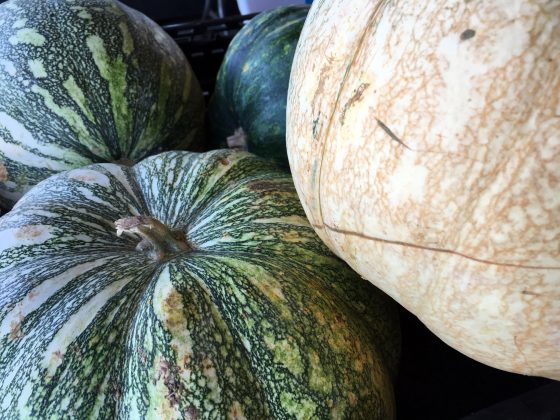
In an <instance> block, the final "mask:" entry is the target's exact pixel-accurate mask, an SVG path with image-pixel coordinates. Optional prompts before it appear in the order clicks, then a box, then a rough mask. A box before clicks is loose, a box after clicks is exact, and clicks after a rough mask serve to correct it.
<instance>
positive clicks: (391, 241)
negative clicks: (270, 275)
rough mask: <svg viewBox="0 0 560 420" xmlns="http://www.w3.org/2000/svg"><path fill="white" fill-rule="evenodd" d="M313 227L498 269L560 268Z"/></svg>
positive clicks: (335, 228) (324, 227) (329, 227)
mask: <svg viewBox="0 0 560 420" xmlns="http://www.w3.org/2000/svg"><path fill="white" fill-rule="evenodd" d="M313 227H314V228H316V229H327V230H329V231H332V232H336V233H341V234H343V235H349V236H355V237H358V238H362V239H367V240H371V241H375V242H381V243H384V244H389V245H396V246H404V247H409V248H416V249H420V250H424V251H432V252H441V253H445V254H451V255H455V256H457V257H462V258H466V259H468V260H471V261H475V262H478V263H482V264H489V265H496V266H499V267H513V268H524V269H530V270H560V267H558V266H543V265H529V264H519V263H504V262H499V261H492V260H486V259H483V258H478V257H473V256H472V255H468V254H464V253H462V252H459V251H456V250H454V249H447V248H437V247H432V246H426V245H420V244H414V243H411V242H403V241H396V240H392V239H384V238H379V237H376V236H370V235H366V234H364V233H360V232H354V231H352V230H347V229H341V228H338V227H336V226H331V225H328V224H326V223H323V224H322V225H321V224H313ZM522 293H523V292H522Z"/></svg>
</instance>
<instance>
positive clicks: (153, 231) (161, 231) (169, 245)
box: [115, 216, 192, 261]
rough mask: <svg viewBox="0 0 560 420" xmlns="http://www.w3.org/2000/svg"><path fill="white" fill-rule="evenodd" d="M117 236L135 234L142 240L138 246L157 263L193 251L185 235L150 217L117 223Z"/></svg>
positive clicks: (130, 218) (134, 217)
mask: <svg viewBox="0 0 560 420" xmlns="http://www.w3.org/2000/svg"><path fill="white" fill-rule="evenodd" d="M115 227H116V228H117V235H118V236H120V235H122V233H123V232H129V233H134V234H136V235H138V236H140V237H141V238H142V240H141V241H140V242H139V243H138V245H137V246H136V249H137V250H138V251H142V252H146V253H147V254H148V255H150V257H152V258H153V259H154V260H156V261H163V260H166V259H169V258H170V257H172V256H173V255H175V254H179V253H183V252H188V251H192V247H191V246H190V245H189V244H188V243H187V241H186V239H185V237H184V234H181V232H173V231H171V229H169V228H168V227H167V226H165V225H164V224H163V223H161V222H160V221H159V220H157V219H154V218H153V217H149V216H132V217H126V218H124V219H119V220H117V221H116V222H115Z"/></svg>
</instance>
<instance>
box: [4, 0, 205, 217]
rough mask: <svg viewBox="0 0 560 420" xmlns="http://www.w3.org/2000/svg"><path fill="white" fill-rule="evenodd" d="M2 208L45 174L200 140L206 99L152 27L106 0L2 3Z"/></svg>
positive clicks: (184, 62)
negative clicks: (3, 173) (3, 174)
mask: <svg viewBox="0 0 560 420" xmlns="http://www.w3.org/2000/svg"><path fill="white" fill-rule="evenodd" d="M0 97H1V98H2V99H1V100H0V166H1V167H2V168H3V172H5V177H3V178H5V179H2V178H0V205H2V206H4V207H10V206H11V205H13V203H14V202H15V201H17V200H18V199H19V198H20V197H21V195H22V194H24V193H25V192H26V191H27V190H28V189H29V188H30V187H31V186H33V185H35V184H36V183H37V182H39V181H41V180H42V179H45V178H46V177H48V176H50V175H52V174H54V173H56V172H59V171H62V170H67V169H71V168H75V167H80V166H84V165H87V164H90V163H95V162H112V161H117V160H120V159H130V160H133V161H138V160H140V159H142V158H144V157H146V156H148V155H149V154H153V153H155V152H157V151H159V150H164V149H166V148H192V147H195V146H196V144H197V143H198V142H200V140H201V138H202V134H203V133H202V126H203V113H204V101H203V98H202V93H201V90H200V87H199V85H198V81H197V80H196V78H195V76H194V73H193V72H192V70H191V68H190V66H189V64H188V62H187V60H186V58H185V56H184V54H183V53H182V51H181V50H180V49H179V47H178V46H177V45H176V44H175V42H174V41H173V40H172V39H171V37H169V36H168V35H167V34H166V33H165V32H164V31H163V30H162V29H161V28H160V27H159V26H158V25H156V24H155V23H154V22H152V21H151V20H150V19H148V18H147V17H146V16H144V15H142V14H141V13H139V12H137V11H135V10H133V9H130V8H129V7H127V6H125V5H124V4H122V3H119V2H117V1H110V0H93V1H86V0H77V1H63V0H46V1H43V0H41V1H39V0H25V1H23V0H10V1H7V2H5V3H3V4H1V5H0Z"/></svg>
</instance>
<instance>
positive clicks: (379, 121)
mask: <svg viewBox="0 0 560 420" xmlns="http://www.w3.org/2000/svg"><path fill="white" fill-rule="evenodd" d="M375 120H376V121H377V124H378V125H379V127H381V128H382V129H383V131H385V132H386V133H387V134H388V135H389V137H391V138H392V139H393V140H395V141H396V142H397V143H399V144H400V145H401V146H403V147H406V148H407V149H408V150H412V149H411V148H410V147H408V146H407V145H406V144H404V142H403V141H402V140H401V139H399V138H398V137H397V135H396V134H395V133H393V132H392V131H391V129H390V128H389V127H387V125H385V124H384V123H383V122H382V121H381V120H380V119H378V118H376V119H375Z"/></svg>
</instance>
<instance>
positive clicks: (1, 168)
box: [0, 164, 8, 182]
mask: <svg viewBox="0 0 560 420" xmlns="http://www.w3.org/2000/svg"><path fill="white" fill-rule="evenodd" d="M7 180H8V168H6V166H5V165H3V164H0V182H6V181H7Z"/></svg>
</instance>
